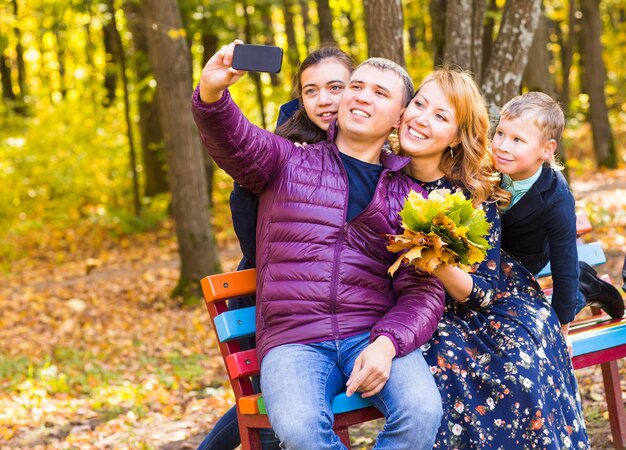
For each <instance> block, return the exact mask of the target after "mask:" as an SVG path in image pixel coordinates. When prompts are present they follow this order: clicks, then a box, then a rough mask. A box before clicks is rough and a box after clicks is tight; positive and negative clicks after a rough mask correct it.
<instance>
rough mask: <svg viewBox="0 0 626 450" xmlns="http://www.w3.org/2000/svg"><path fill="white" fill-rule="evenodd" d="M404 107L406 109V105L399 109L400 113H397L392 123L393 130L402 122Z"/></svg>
mask: <svg viewBox="0 0 626 450" xmlns="http://www.w3.org/2000/svg"><path fill="white" fill-rule="evenodd" d="M405 109H406V107H405V108H402V109H401V110H400V114H398V117H397V118H396V121H395V122H394V123H393V128H394V130H395V129H397V128H400V124H401V123H402V115H403V114H404V110H405Z"/></svg>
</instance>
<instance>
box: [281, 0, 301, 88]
mask: <svg viewBox="0 0 626 450" xmlns="http://www.w3.org/2000/svg"><path fill="white" fill-rule="evenodd" d="M292 4H293V0H283V14H284V15H285V34H286V35H287V60H288V61H289V67H290V69H291V71H292V73H295V72H296V70H298V66H299V65H300V53H298V41H296V30H295V27H294V23H293V11H292V10H291V7H292ZM292 88H293V86H292Z"/></svg>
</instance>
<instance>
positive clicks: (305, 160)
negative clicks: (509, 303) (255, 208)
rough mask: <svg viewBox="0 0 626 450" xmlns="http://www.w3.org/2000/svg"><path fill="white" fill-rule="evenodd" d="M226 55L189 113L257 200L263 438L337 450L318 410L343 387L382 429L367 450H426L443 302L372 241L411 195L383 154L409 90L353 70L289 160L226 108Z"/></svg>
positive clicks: (376, 72) (401, 74) (407, 84)
mask: <svg viewBox="0 0 626 450" xmlns="http://www.w3.org/2000/svg"><path fill="white" fill-rule="evenodd" d="M236 43H240V41H236V42H233V43H231V44H230V45H228V46H225V47H223V48H222V49H221V50H220V51H219V52H218V53H216V54H215V55H214V56H213V57H212V58H211V59H210V60H209V61H208V62H207V64H206V66H205V67H204V69H203V72H202V78H201V81H200V84H199V86H198V88H197V89H196V91H195V92H194V96H193V113H194V118H195V121H196V124H197V125H198V128H199V129H200V134H201V137H202V140H203V142H204V144H205V146H206V148H207V150H208V151H209V153H210V154H211V156H212V157H213V158H214V160H215V161H216V162H217V164H218V165H219V166H220V167H222V168H223V169H224V170H226V172H228V173H229V174H230V175H231V176H232V177H233V178H234V179H235V180H236V181H237V182H238V183H239V184H241V185H242V186H244V187H246V189H248V190H250V191H251V192H253V193H255V194H257V195H258V196H259V201H260V204H259V214H258V225H257V350H258V352H259V357H260V358H261V361H262V362H261V387H262V391H263V397H264V399H265V403H266V406H267V410H268V414H269V418H270V421H271V423H272V426H273V428H274V431H275V432H276V435H277V436H278V438H279V439H280V441H281V443H282V446H283V448H289V449H298V450H302V449H340V448H345V447H344V446H343V445H342V444H341V442H340V440H339V438H338V436H337V435H336V434H335V433H334V432H333V430H332V423H333V414H332V411H331V405H330V402H331V400H332V399H333V397H334V396H335V395H336V394H338V393H339V392H341V391H342V390H344V389H346V390H347V394H348V395H352V394H353V393H354V392H360V393H361V394H362V396H363V397H369V398H370V400H371V402H372V403H373V404H374V405H375V406H376V407H377V408H378V409H380V410H381V411H382V412H383V414H384V415H385V417H386V419H387V421H386V424H385V428H384V429H383V431H382V432H381V433H380V434H379V436H378V439H377V441H376V444H375V447H374V448H376V449H383V448H386V449H394V450H397V449H410V450H415V449H430V448H432V444H433V441H434V438H435V434H436V432H437V429H438V427H439V423H440V419H441V398H440V396H439V393H438V391H437V387H436V385H435V383H434V380H433V378H432V376H431V374H430V371H429V369H428V367H427V365H426V363H425V361H424V359H423V357H422V354H421V351H420V350H419V346H421V345H422V344H423V343H425V342H426V341H427V340H428V339H429V338H430V336H431V334H432V333H433V331H434V330H435V327H436V326H437V322H438V321H439V319H440V318H441V315H442V313H443V305H444V291H443V288H442V286H441V284H440V283H439V281H438V280H436V279H435V278H431V277H427V276H421V275H418V274H417V273H416V272H415V270H413V269H412V268H404V269H403V270H402V271H400V273H399V274H398V275H396V277H395V278H394V279H390V278H389V277H388V276H387V269H388V267H389V266H390V265H391V264H392V263H393V261H394V259H395V257H394V255H393V254H391V253H390V252H388V251H387V249H386V247H385V239H384V238H383V235H385V234H390V233H398V232H400V226H401V224H400V219H399V216H398V212H399V211H400V210H401V208H402V205H403V202H404V199H405V197H406V195H407V194H408V192H409V190H410V189H411V188H412V189H415V190H418V191H419V190H421V189H420V187H419V186H417V185H416V184H415V183H414V182H413V181H412V180H411V179H410V178H409V177H407V176H406V175H404V174H403V173H402V171H401V169H402V167H403V166H405V165H406V164H407V163H408V158H403V157H400V156H397V155H395V154H393V153H391V152H389V151H386V150H385V151H383V150H382V148H383V145H384V143H385V141H386V139H387V137H388V135H389V133H390V132H391V131H392V129H394V128H396V127H397V126H398V125H399V123H400V117H401V115H402V112H403V110H404V106H405V105H406V104H407V103H408V101H409V100H410V99H411V98H412V95H413V83H412V81H411V79H410V77H409V76H408V74H407V73H406V71H404V69H402V68H401V67H399V66H398V65H396V64H395V63H393V62H391V61H388V60H385V59H382V58H372V59H369V60H367V61H365V62H364V63H363V64H361V65H360V66H359V67H358V68H357V70H356V71H355V72H354V74H353V75H352V78H351V79H350V82H349V84H348V86H347V88H346V90H345V92H344V94H343V98H342V100H341V103H340V105H339V111H338V119H337V124H335V125H334V126H331V128H330V129H329V132H328V140H327V141H326V142H322V143H318V144H314V145H308V146H306V147H305V148H298V147H296V146H295V145H294V144H293V143H292V142H291V141H289V140H286V139H283V138H281V137H278V136H276V135H274V134H273V133H270V132H268V131H265V130H262V129H260V128H258V127H255V126H253V125H252V124H250V122H248V120H247V119H246V118H245V117H244V116H243V115H242V114H241V111H240V110H239V109H238V108H237V106H236V105H235V104H234V103H233V101H232V99H231V98H230V94H229V92H228V90H227V88H228V87H229V86H230V85H232V84H233V83H235V82H236V81H237V80H238V79H239V78H240V77H241V76H243V74H244V72H240V71H237V70H234V69H232V68H231V67H230V64H231V60H232V52H233V48H234V45H235V44H236ZM294 403H295V404H297V407H296V408H294V407H293V404H294Z"/></svg>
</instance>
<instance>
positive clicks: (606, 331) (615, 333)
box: [570, 323, 626, 356]
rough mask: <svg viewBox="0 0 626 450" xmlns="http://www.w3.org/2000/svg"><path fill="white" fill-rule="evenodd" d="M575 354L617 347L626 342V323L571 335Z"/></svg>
mask: <svg viewBox="0 0 626 450" xmlns="http://www.w3.org/2000/svg"><path fill="white" fill-rule="evenodd" d="M570 340H571V341H572V347H573V349H574V356H579V355H584V354H586V353H593V352H597V351H599V350H605V349H607V348H611V347H616V346H618V345H621V344H623V343H625V342H626V323H620V324H618V325H614V326H609V327H607V328H602V329H596V330H593V331H591V330H590V331H589V332H586V331H582V332H580V333H579V334H574V335H572V336H570Z"/></svg>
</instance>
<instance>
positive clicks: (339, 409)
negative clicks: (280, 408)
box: [258, 392, 372, 414]
mask: <svg viewBox="0 0 626 450" xmlns="http://www.w3.org/2000/svg"><path fill="white" fill-rule="evenodd" d="M297 404H298V401H297V399H294V405H297ZM258 405H259V412H260V413H261V414H267V409H266V408H265V400H264V399H263V397H259V400H258ZM368 406H372V404H371V403H370V401H369V400H367V399H365V398H361V394H360V393H358V392H356V393H355V394H353V395H352V397H348V396H347V395H346V393H345V392H341V393H339V394H337V395H336V396H335V398H334V399H333V402H332V403H331V409H332V411H333V414H340V413H344V412H348V411H354V410H357V409H361V408H367V407H368Z"/></svg>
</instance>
